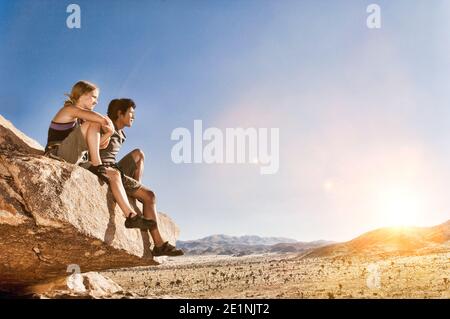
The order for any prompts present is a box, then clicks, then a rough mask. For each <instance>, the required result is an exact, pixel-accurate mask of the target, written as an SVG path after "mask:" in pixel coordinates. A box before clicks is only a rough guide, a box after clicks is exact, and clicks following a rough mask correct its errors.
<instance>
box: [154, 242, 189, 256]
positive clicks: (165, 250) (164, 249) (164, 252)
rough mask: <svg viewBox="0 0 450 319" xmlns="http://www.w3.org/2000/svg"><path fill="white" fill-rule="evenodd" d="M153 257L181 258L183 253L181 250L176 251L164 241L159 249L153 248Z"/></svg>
mask: <svg viewBox="0 0 450 319" xmlns="http://www.w3.org/2000/svg"><path fill="white" fill-rule="evenodd" d="M152 255H153V257H157V256H181V255H184V252H183V251H182V250H181V249H177V248H176V247H174V246H172V245H171V244H169V242H168V241H166V242H165V243H164V244H162V246H161V247H156V246H155V247H154V248H153V251H152Z"/></svg>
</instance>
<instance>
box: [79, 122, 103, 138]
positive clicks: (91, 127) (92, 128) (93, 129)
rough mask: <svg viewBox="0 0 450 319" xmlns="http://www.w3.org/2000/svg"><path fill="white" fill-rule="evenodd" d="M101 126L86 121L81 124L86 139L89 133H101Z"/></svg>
mask: <svg viewBox="0 0 450 319" xmlns="http://www.w3.org/2000/svg"><path fill="white" fill-rule="evenodd" d="M100 130H101V125H100V124H99V123H95V122H89V121H86V122H84V123H83V124H81V133H82V134H83V136H84V137H85V138H86V137H87V135H88V134H89V133H97V132H100Z"/></svg>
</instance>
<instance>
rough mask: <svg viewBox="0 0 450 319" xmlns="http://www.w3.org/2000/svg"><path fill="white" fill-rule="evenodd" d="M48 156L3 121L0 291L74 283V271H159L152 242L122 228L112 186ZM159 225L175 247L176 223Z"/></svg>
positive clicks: (164, 219)
mask: <svg viewBox="0 0 450 319" xmlns="http://www.w3.org/2000/svg"><path fill="white" fill-rule="evenodd" d="M42 154H43V148H42V146H40V145H39V144H38V143H37V142H36V141H33V140H32V139H30V138H29V137H27V136H25V135H24V134H23V133H21V132H20V131H19V130H17V129H16V128H14V126H13V125H12V124H11V123H10V122H8V121H6V120H5V119H4V118H3V117H2V116H0V250H1V253H0V289H2V290H5V289H15V290H17V289H19V288H20V287H24V286H29V285H31V284H37V283H39V282H41V281H43V280H49V279H52V278H57V277H59V276H64V275H68V273H67V271H68V267H69V268H70V267H72V266H70V265H73V264H75V265H78V266H79V267H80V269H81V272H88V271H97V270H104V269H111V268H118V267H131V266H142V265H151V264H157V263H156V262H155V261H154V260H153V258H152V256H151V251H150V245H151V236H149V233H148V232H141V231H139V230H136V229H133V230H130V229H126V228H125V227H124V221H125V219H124V217H123V214H122V212H121V211H120V209H119V208H118V206H117V205H116V204H115V203H114V201H113V198H112V195H111V192H110V191H109V189H108V186H107V185H100V182H99V180H98V178H97V177H96V176H95V175H93V174H91V173H90V172H89V171H87V170H85V169H83V168H81V167H79V166H75V165H71V164H67V163H63V162H60V161H57V160H54V159H50V158H47V157H44V156H43V155H42ZM137 208H139V209H140V208H141V205H140V203H138V207H137ZM158 224H159V228H160V231H161V233H162V235H163V237H164V238H165V239H167V240H169V241H170V242H171V243H173V244H175V242H176V239H177V237H178V234H179V230H178V227H177V226H176V225H175V224H174V222H173V221H172V220H171V219H170V218H169V217H168V216H167V215H165V214H163V213H159V220H158Z"/></svg>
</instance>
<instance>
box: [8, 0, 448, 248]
mask: <svg viewBox="0 0 450 319" xmlns="http://www.w3.org/2000/svg"><path fill="white" fill-rule="evenodd" d="M70 3H77V4H78V5H80V7H81V29H68V28H67V27H66V18H67V16H68V13H66V7H67V5H69V4H70ZM370 3H377V4H379V5H380V7H381V18H382V27H381V29H368V28H367V26H366V18H367V16H368V13H366V7H367V6H368V5H369V4H370ZM448 39H450V4H449V3H448V1H445V0H442V1H438V0H435V1H432V2H430V1H413V2H412V1H406V0H402V1H400V0H395V1H356V0H355V1H350V0H349V1H339V2H338V1H336V2H331V1H287V0H284V1H264V0H254V1H251V0H241V1H220V0H217V1H206V0H202V1H200V0H197V1H172V0H165V1H163V0H161V1H156V0H155V1H137V0H134V1H106V0H105V1H103V0H97V1H72V2H70V1H57V0H52V1H49V0H40V1H32V0H28V1H9V0H1V1H0V70H1V72H0V87H1V90H0V114H2V115H3V116H4V117H6V118H7V119H9V120H11V121H12V122H13V123H14V124H15V125H16V126H17V127H18V128H19V129H21V130H22V131H24V132H25V133H26V134H28V135H29V136H31V137H33V138H34V139H36V140H37V141H38V142H40V143H41V144H43V145H45V141H46V134H47V128H48V125H49V122H50V120H51V118H52V117H53V115H54V114H55V112H56V111H57V110H58V109H59V107H60V106H61V105H62V103H63V100H64V96H63V94H64V93H66V92H69V91H70V88H71V86H72V85H73V84H74V83H75V82H76V81H78V80H80V79H86V80H89V81H92V82H94V83H96V84H97V85H98V86H99V87H100V90H101V92H100V100H99V104H98V106H97V107H96V111H98V112H100V113H105V112H106V108H107V105H108V103H109V101H110V100H111V99H112V98H117V97H131V98H133V99H134V100H135V101H136V103H137V109H136V116H137V120H136V122H135V124H134V126H133V127H132V128H131V129H127V130H126V134H127V136H128V140H127V142H126V144H125V145H124V148H123V150H122V152H121V155H124V154H126V152H128V151H130V150H132V149H134V148H137V147H139V148H141V149H142V150H143V151H144V152H145V153H146V154H147V162H146V172H145V174H144V183H145V184H146V185H148V186H149V187H151V188H152V189H153V190H154V191H155V192H156V194H157V196H158V209H159V210H161V211H164V212H167V213H168V214H169V215H170V216H171V217H172V218H173V219H174V220H175V221H176V222H177V224H178V225H179V226H180V228H181V239H193V238H199V237H202V236H206V235H210V234H214V233H225V234H230V235H244V234H257V235H263V236H284V237H292V238H296V239H298V240H315V239H330V240H346V239H350V238H352V237H354V236H356V235H358V234H360V233H362V232H364V231H368V230H371V229H373V228H376V227H381V226H386V225H394V224H399V223H400V222H405V223H410V224H417V225H424V226H426V225H433V224H437V223H441V222H444V221H446V220H447V219H449V215H450V214H449V209H450V200H449V199H448V196H447V193H446V191H447V190H448V189H449V188H450V170H449V167H450V166H449V165H448V163H450V134H449V133H450V108H449V107H448V105H449V102H450V93H449V92H450V90H449V89H448V83H450V81H449V80H450V75H449V71H450V45H449V40H448ZM195 119H201V120H203V126H204V127H218V128H221V129H225V128H236V127H255V128H259V127H267V128H272V127H275V128H279V129H280V169H279V171H278V173H277V174H274V175H260V174H259V169H258V168H257V167H255V165H250V164H239V165H237V164H236V165H233V164H226V165H225V164H223V165H221V164H214V165H208V164H179V165H177V164H174V163H173V162H172V160H171V157H170V154H171V148H172V146H173V145H174V144H175V142H174V141H172V140H171V139H170V135H171V132H172V130H174V129H175V128H177V127H186V128H188V129H190V130H192V129H193V121H194V120H195Z"/></svg>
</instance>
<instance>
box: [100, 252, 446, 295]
mask: <svg viewBox="0 0 450 319" xmlns="http://www.w3.org/2000/svg"><path fill="white" fill-rule="evenodd" d="M160 258H161V257H160ZM159 260H160V261H161V265H159V266H151V267H137V268H128V269H120V270H110V271H105V272H102V273H101V274H103V275H105V276H107V277H109V278H111V279H112V280H114V281H115V282H116V283H118V284H119V285H121V286H122V288H124V289H125V290H127V291H129V292H131V293H132V294H133V295H135V296H137V297H149V298H155V297H156V298H450V252H445V253H435V254H428V255H424V256H408V257H385V258H383V259H380V258H374V257H372V258H367V257H334V258H332V257H322V258H311V259H302V258H300V257H299V255H297V254H264V255H254V256H243V257H229V256H193V257H189V256H182V257H172V258H169V257H166V258H164V257H163V258H161V259H159Z"/></svg>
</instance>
